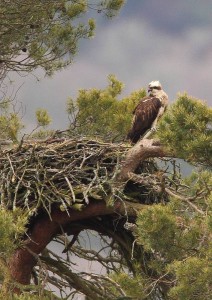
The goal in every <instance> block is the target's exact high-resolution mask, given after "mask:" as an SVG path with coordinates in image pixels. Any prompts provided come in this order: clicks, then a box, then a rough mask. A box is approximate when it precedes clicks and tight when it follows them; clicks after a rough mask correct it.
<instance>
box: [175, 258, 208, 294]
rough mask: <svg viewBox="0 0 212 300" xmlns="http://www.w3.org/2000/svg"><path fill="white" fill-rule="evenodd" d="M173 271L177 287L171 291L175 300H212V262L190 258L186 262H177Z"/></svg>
mask: <svg viewBox="0 0 212 300" xmlns="http://www.w3.org/2000/svg"><path fill="white" fill-rule="evenodd" d="M211 259H212V257H211ZM171 267H172V269H173V271H174V272H175V274H176V280H177V285H176V287H174V288H172V289H171V291H170V298H171V299H173V300H184V299H186V300H199V299H201V300H210V299H211V295H212V265H211V260H209V259H208V260H205V259H201V258H197V257H189V258H188V259H187V260H186V261H180V262H175V263H173V264H172V266H171Z"/></svg>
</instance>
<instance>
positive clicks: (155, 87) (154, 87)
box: [148, 80, 162, 96]
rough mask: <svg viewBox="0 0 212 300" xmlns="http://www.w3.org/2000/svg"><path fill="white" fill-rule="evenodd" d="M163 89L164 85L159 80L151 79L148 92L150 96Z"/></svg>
mask: <svg viewBox="0 0 212 300" xmlns="http://www.w3.org/2000/svg"><path fill="white" fill-rule="evenodd" d="M161 90H162V85H161V83H160V82H159V81H158V80H156V81H151V82H150V83H149V85H148V93H149V95H150V96H155V95H156V94H157V92H158V91H161Z"/></svg>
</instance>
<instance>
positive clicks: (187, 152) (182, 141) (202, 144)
mask: <svg viewBox="0 0 212 300" xmlns="http://www.w3.org/2000/svg"><path fill="white" fill-rule="evenodd" d="M211 126H212V109H211V108H210V107H208V106H207V105H206V104H205V103H204V102H202V101H200V100H198V99H194V98H191V97H189V96H188V95H187V94H184V95H181V96H180V97H179V98H178V99H177V101H176V102H175V103H174V104H173V105H172V106H171V107H170V108H169V110H168V112H167V113H166V114H165V115H164V117H163V118H162V120H161V121H160V123H159V128H158V134H157V135H158V137H159V139H160V141H161V142H162V143H163V144H164V145H165V147H166V148H167V149H169V150H170V151H172V152H173V154H174V155H176V157H180V158H183V159H185V160H187V161H189V162H191V163H197V164H203V165H205V166H210V167H211V166H212V129H211V128H212V127H211Z"/></svg>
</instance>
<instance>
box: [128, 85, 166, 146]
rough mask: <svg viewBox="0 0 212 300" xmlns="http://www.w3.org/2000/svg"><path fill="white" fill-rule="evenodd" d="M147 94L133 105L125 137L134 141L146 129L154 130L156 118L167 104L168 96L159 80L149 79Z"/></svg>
mask: <svg viewBox="0 0 212 300" xmlns="http://www.w3.org/2000/svg"><path fill="white" fill-rule="evenodd" d="M148 93H149V96H147V97H144V98H142V99H141V100H140V101H139V103H138V105H137V106H136V107H135V109H134V111H133V114H134V117H133V122H132V127H131V129H130V131H129V132H128V135H127V138H128V139H129V140H130V141H131V142H132V143H136V142H137V141H138V140H139V139H140V138H141V137H142V136H143V135H144V134H145V133H146V131H147V130H149V129H150V130H151V131H155V130H156V124H157V122H158V119H159V118H160V117H161V116H162V114H163V113H164V111H165V109H166V107H167V105H168V96H167V94H166V93H165V92H164V91H163V89H162V86H161V84H160V82H159V81H151V82H150V83H149V85H148Z"/></svg>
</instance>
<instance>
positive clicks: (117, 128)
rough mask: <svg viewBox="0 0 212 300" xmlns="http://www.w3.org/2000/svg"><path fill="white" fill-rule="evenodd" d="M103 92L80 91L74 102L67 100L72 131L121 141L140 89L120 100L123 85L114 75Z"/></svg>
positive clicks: (96, 90)
mask: <svg viewBox="0 0 212 300" xmlns="http://www.w3.org/2000/svg"><path fill="white" fill-rule="evenodd" d="M108 82H109V83H108V86H107V87H106V88H105V89H95V88H94V89H90V90H80V91H79V94H78V97H77V99H76V102H74V100H73V99H71V98H69V99H68V101H67V112H68V113H69V115H70V119H72V124H71V127H70V128H71V129H72V130H73V131H74V132H75V133H77V134H81V135H90V136H97V135H98V136H101V137H102V138H104V139H105V140H116V141H120V140H123V139H124V138H125V137H126V134H127V132H128V130H129V128H130V125H131V122H132V111H133V109H134V107H135V106H136V104H137V103H138V101H139V100H140V98H142V97H144V96H145V91H144V90H143V89H141V90H138V91H136V92H134V93H132V94H131V95H130V96H129V97H127V98H123V99H119V95H120V94H121V92H122V90H123V86H124V85H123V83H121V82H120V81H118V80H117V79H116V77H115V76H114V75H109V76H108Z"/></svg>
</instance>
